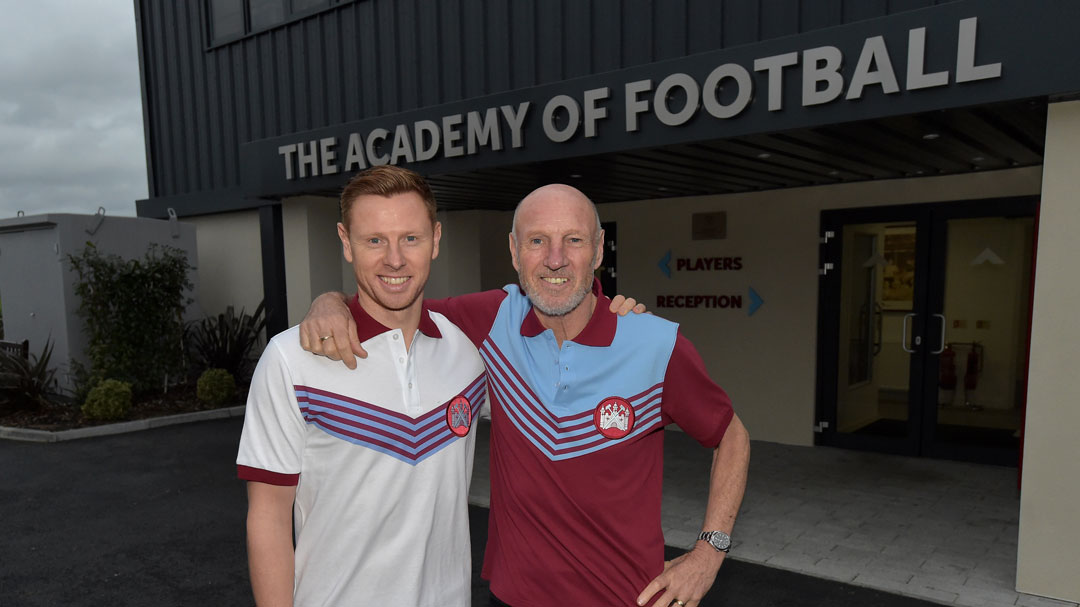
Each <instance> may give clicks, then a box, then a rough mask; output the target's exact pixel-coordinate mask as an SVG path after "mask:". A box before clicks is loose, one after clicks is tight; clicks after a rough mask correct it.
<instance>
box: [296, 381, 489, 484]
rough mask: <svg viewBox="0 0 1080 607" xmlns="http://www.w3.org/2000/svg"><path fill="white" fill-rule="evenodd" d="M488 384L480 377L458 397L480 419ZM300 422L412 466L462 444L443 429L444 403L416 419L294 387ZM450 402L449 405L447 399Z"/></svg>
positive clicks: (374, 406) (327, 392)
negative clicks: (465, 401)
mask: <svg viewBox="0 0 1080 607" xmlns="http://www.w3.org/2000/svg"><path fill="white" fill-rule="evenodd" d="M486 387H487V380H486V378H485V376H484V375H483V374H481V375H479V376H477V377H476V379H474V380H473V381H472V382H471V383H470V384H469V385H468V386H467V387H466V388H465V389H464V390H462V393H461V395H462V396H464V397H465V398H466V399H467V400H468V401H469V405H470V408H471V409H472V417H473V419H476V416H477V415H479V414H480V406H481V403H482V402H483V395H484V390H485V389H486ZM293 389H294V390H295V392H296V401H297V403H298V404H299V405H300V413H301V414H302V415H303V416H304V421H305V422H307V423H308V424H312V425H314V426H316V427H317V428H319V429H320V430H322V431H323V432H326V433H327V434H330V435H332V436H336V437H337V438H340V439H342V440H345V441H348V442H350V443H353V444H354V445H358V446H361V447H366V448H369V449H372V450H374V451H378V452H379V453H384V454H386V455H389V456H390V457H393V458H395V459H398V460H400V461H403V462H405V463H407V464H409V465H412V466H415V465H417V464H419V463H420V462H422V461H424V460H425V459H427V458H428V457H430V456H431V455H433V454H435V453H437V452H438V451H439V450H441V449H442V448H444V447H446V446H447V445H449V444H450V443H452V442H454V441H455V440H457V439H459V438H461V437H460V436H458V435H457V434H454V432H453V431H451V430H450V427H449V426H448V425H447V423H446V408H447V407H448V406H449V405H450V402H451V401H449V400H448V401H446V402H444V403H442V404H441V405H439V406H438V407H435V408H433V409H431V410H430V411H428V412H427V413H425V414H423V415H421V416H419V417H415V418H414V417H409V416H408V415H405V414H403V413H399V412H397V411H392V410H390V409H386V408H384V407H380V406H378V405H374V404H371V403H367V402H364V401H362V400H358V399H355V398H350V397H348V396H345V395H343V394H336V393H334V392H330V391H327V390H320V389H318V388H313V387H310V386H303V385H296V386H293ZM451 400H453V399H451Z"/></svg>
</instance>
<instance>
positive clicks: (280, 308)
mask: <svg viewBox="0 0 1080 607" xmlns="http://www.w3.org/2000/svg"><path fill="white" fill-rule="evenodd" d="M259 236H260V241H261V243H262V277H263V301H264V302H265V304H266V336H267V338H268V339H269V338H270V337H273V336H274V335H277V334H278V333H281V332H282V331H284V330H285V329H288V328H289V307H288V306H289V304H288V300H287V299H286V296H285V236H284V231H283V229H282V225H281V203H280V202H275V203H272V204H266V205H263V206H261V207H259Z"/></svg>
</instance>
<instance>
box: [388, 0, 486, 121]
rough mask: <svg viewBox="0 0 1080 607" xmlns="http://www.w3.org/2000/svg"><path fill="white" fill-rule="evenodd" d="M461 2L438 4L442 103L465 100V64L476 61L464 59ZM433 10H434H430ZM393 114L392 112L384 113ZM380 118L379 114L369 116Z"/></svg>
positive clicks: (452, 1) (450, 1)
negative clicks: (468, 61)
mask: <svg viewBox="0 0 1080 607" xmlns="http://www.w3.org/2000/svg"><path fill="white" fill-rule="evenodd" d="M461 2H462V0H443V1H441V2H439V3H438V11H439V31H440V36H441V42H442V44H441V46H440V49H439V55H440V56H441V57H442V79H443V81H442V85H443V86H442V91H443V93H442V98H441V99H440V103H442V102H446V101H450V100H451V99H464V95H463V91H464V90H465V89H464V80H465V74H464V71H463V68H464V62H465V61H467V60H473V61H475V60H476V58H475V57H463V55H462V47H463V43H462V39H461V29H462V28H461V19H462V15H461V10H462V7H461ZM428 10H432V9H428ZM383 113H384V114H389V113H391V112H390V111H386V112H383ZM368 115H369V116H378V115H379V114H377V113H375V114H368Z"/></svg>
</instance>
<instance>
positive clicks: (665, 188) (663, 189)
mask: <svg viewBox="0 0 1080 607" xmlns="http://www.w3.org/2000/svg"><path fill="white" fill-rule="evenodd" d="M656 189H658V190H660V191H661V192H666V191H667V186H663V185H662V186H660V187H658V188H656Z"/></svg>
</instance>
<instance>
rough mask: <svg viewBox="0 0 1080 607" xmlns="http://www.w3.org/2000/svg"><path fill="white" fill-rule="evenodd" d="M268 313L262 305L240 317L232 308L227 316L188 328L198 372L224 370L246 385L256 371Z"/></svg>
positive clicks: (193, 358) (241, 314)
mask: <svg viewBox="0 0 1080 607" xmlns="http://www.w3.org/2000/svg"><path fill="white" fill-rule="evenodd" d="M265 312H266V310H265V308H264V306H263V304H262V303H261V302H260V303H259V305H258V306H257V307H256V308H255V312H254V313H252V314H247V313H246V312H245V311H244V309H243V308H241V309H240V314H239V315H237V314H236V313H235V312H234V311H233V307H232V306H229V307H228V308H226V309H225V313H224V314H218V315H217V316H209V317H207V318H204V319H202V320H199V321H196V322H193V323H191V324H189V325H188V326H187V337H186V339H185V340H184V341H185V343H186V344H187V345H188V349H189V351H190V356H191V359H192V360H193V361H194V363H195V367H196V368H197V369H224V370H226V371H228V372H229V373H231V374H232V376H233V378H235V379H237V380H240V381H241V382H244V381H246V380H247V379H248V378H249V377H250V376H251V371H252V370H253V369H254V367H255V359H256V356H257V355H258V352H256V351H255V347H256V346H257V345H259V344H260V340H261V339H262V332H263V328H265V327H266V313H265Z"/></svg>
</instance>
